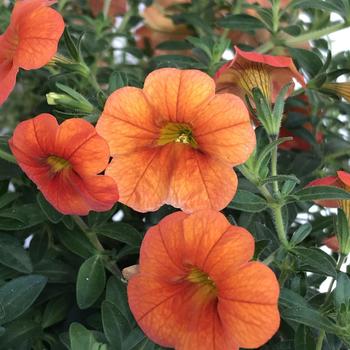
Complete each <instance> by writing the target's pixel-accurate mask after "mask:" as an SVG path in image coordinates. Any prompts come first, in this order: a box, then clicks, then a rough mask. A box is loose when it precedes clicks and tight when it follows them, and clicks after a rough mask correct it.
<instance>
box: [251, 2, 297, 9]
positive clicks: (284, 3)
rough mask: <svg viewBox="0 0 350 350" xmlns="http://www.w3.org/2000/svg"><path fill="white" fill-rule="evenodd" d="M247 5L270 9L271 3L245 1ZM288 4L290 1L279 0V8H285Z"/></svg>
mask: <svg viewBox="0 0 350 350" xmlns="http://www.w3.org/2000/svg"><path fill="white" fill-rule="evenodd" d="M247 3H248V4H258V5H260V6H261V7H270V8H271V7H272V4H271V1H269V0H247ZM289 3H290V0H281V8H284V7H286V6H287V5H288V4H289Z"/></svg>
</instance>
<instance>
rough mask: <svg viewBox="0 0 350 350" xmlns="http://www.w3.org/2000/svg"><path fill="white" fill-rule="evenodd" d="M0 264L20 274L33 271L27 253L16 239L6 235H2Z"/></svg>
mask: <svg viewBox="0 0 350 350" xmlns="http://www.w3.org/2000/svg"><path fill="white" fill-rule="evenodd" d="M0 263H1V264H3V265H5V266H8V267H10V268H12V269H14V270H16V271H19V272H24V273H31V272H32V271H33V266H32V262H31V261H30V258H29V256H28V253H27V251H26V250H25V249H24V248H23V246H22V245H21V244H20V242H19V241H18V240H17V239H16V238H15V237H13V236H10V235H6V234H2V235H0Z"/></svg>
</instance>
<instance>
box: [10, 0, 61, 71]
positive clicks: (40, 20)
mask: <svg viewBox="0 0 350 350" xmlns="http://www.w3.org/2000/svg"><path fill="white" fill-rule="evenodd" d="M27 3H28V1H23V2H18V4H17V5H16V6H15V7H17V6H18V10H17V11H16V12H15V13H14V21H15V23H16V24H15V25H16V26H17V32H18V37H19V39H18V40H19V42H18V46H17V50H16V53H15V55H14V58H13V60H14V62H15V64H16V65H18V66H20V67H21V68H24V69H37V68H41V67H43V66H44V65H46V64H47V63H48V62H49V61H50V60H51V58H52V57H53V56H54V55H55V53H56V52H57V46H58V41H59V39H60V37H61V36H62V33H63V30H64V21H63V18H62V16H61V15H60V14H59V13H58V12H57V11H55V10H53V9H51V8H49V7H47V6H48V5H50V4H51V3H52V2H50V1H41V2H40V1H34V3H38V5H39V6H37V7H36V8H34V9H33V7H35V6H34V4H33V6H32V8H29V9H28V8H26V12H24V8H20V7H22V6H24V7H28V5H27ZM40 3H41V4H40ZM11 21H12V20H11Z"/></svg>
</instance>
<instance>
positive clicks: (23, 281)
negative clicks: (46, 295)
mask: <svg viewBox="0 0 350 350" xmlns="http://www.w3.org/2000/svg"><path fill="white" fill-rule="evenodd" d="M46 282H47V278H46V277H44V276H39V275H29V276H22V277H18V278H15V279H13V280H12V281H10V282H8V283H6V284H5V285H3V286H2V287H1V288H0V324H4V323H7V322H10V321H12V320H14V319H16V318H17V317H18V316H20V315H22V314H23V313H24V312H25V311H26V310H27V309H28V308H29V307H30V306H31V305H32V304H33V303H34V301H35V300H36V298H37V297H38V296H39V294H40V293H41V291H42V290H43V289H44V287H45V285H46Z"/></svg>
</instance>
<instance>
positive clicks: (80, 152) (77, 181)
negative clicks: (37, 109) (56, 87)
mask: <svg viewBox="0 0 350 350" xmlns="http://www.w3.org/2000/svg"><path fill="white" fill-rule="evenodd" d="M9 145H10V148H11V150H12V153H13V154H14V156H15V157H16V160H17V162H18V165H19V166H20V167H21V168H22V170H23V171H24V172H25V173H26V175H27V176H28V177H29V178H30V179H31V180H32V181H33V182H34V183H35V184H36V185H37V186H38V188H39V189H40V191H41V192H42V193H43V195H44V196H45V198H46V199H47V200H48V201H49V202H50V203H51V204H52V205H53V206H54V207H55V208H56V209H57V210H58V211H60V212H61V213H63V214H70V215H73V214H76V215H86V214H88V212H89V211H90V210H95V211H106V210H109V209H111V208H112V206H113V205H114V203H115V202H116V201H117V200H118V191H117V185H116V184H115V182H114V180H113V179H112V178H110V177H109V176H103V175H96V174H99V173H101V172H102V171H103V170H104V169H105V168H106V166H107V164H108V161H109V149H108V145H107V143H106V141H105V140H104V139H103V138H102V137H101V136H99V135H97V133H96V131H95V128H94V127H93V126H92V125H91V124H90V123H88V122H87V121H85V120H83V119H77V118H73V119H68V120H66V121H64V122H63V123H62V124H61V125H58V123H57V121H56V119H55V118H54V117H53V116H52V115H50V114H40V115H38V116H37V117H35V118H33V119H29V120H26V121H24V122H22V123H20V124H18V126H17V127H16V129H15V131H14V134H13V137H12V138H11V139H10V141H9Z"/></svg>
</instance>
